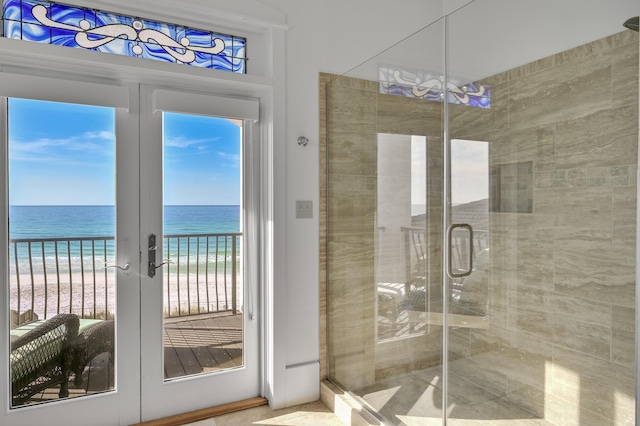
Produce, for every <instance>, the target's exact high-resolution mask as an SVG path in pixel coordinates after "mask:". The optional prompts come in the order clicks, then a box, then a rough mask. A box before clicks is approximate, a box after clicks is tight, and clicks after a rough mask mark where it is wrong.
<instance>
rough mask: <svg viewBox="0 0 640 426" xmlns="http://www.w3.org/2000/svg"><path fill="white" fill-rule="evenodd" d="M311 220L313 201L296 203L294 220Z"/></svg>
mask: <svg viewBox="0 0 640 426" xmlns="http://www.w3.org/2000/svg"><path fill="white" fill-rule="evenodd" d="M311 218H313V201H296V219H311Z"/></svg>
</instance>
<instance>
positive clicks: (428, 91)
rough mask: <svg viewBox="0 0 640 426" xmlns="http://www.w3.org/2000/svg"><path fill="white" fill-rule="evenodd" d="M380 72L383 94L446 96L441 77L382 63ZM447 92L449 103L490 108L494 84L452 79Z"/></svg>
mask: <svg viewBox="0 0 640 426" xmlns="http://www.w3.org/2000/svg"><path fill="white" fill-rule="evenodd" d="M378 74H379V80H380V93H385V94H389V95H397V96H406V97H410V98H419V99H427V100H431V101H440V102H441V101H442V100H443V99H444V93H445V89H444V87H445V84H444V79H443V78H442V77H439V76H433V75H431V74H429V73H425V72H421V71H411V70H407V69H401V68H396V67H393V66H380V67H379V68H378ZM446 92H447V102H449V103H452V104H458V105H468V106H473V107H478V108H491V87H490V86H488V85H486V84H478V83H465V84H461V83H459V82H457V81H452V80H449V81H448V82H447V84H446Z"/></svg>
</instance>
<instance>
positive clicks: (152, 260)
mask: <svg viewBox="0 0 640 426" xmlns="http://www.w3.org/2000/svg"><path fill="white" fill-rule="evenodd" d="M147 252H148V255H149V264H148V267H147V275H149V278H153V277H155V276H156V269H158V268H160V267H161V266H162V265H166V264H168V263H173V262H172V261H171V259H164V261H163V262H162V263H161V264H159V265H156V254H157V252H158V246H157V244H156V234H150V235H149V239H148V245H147Z"/></svg>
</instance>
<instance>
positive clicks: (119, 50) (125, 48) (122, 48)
mask: <svg viewBox="0 0 640 426" xmlns="http://www.w3.org/2000/svg"><path fill="white" fill-rule="evenodd" d="M136 44H137V43H136V42H135V41H130V40H124V39H121V38H118V39H115V40H113V41H111V42H109V43H107V44H103V45H102V46H98V47H96V48H95V50H96V51H98V52H102V53H111V54H115V55H122V56H135V53H133V46H135V45H136Z"/></svg>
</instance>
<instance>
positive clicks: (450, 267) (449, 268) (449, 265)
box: [447, 223, 473, 278]
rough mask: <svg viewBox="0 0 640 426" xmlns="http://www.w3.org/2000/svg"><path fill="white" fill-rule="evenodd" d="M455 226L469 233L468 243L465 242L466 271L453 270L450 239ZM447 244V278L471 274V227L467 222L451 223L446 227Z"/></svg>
mask: <svg viewBox="0 0 640 426" xmlns="http://www.w3.org/2000/svg"><path fill="white" fill-rule="evenodd" d="M457 228H461V229H466V230H467V232H468V233H469V243H468V244H467V247H468V250H469V253H468V254H469V267H468V269H467V270H466V271H462V272H458V273H456V272H453V256H452V255H451V241H452V239H453V231H454V230H455V229H457ZM447 244H448V253H449V256H448V257H449V259H447V275H448V276H449V278H464V277H468V276H469V275H471V272H472V271H473V228H471V225H469V224H468V223H452V224H451V225H450V226H449V229H447Z"/></svg>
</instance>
